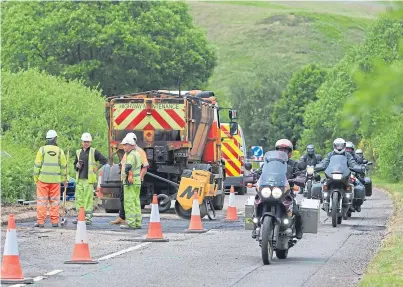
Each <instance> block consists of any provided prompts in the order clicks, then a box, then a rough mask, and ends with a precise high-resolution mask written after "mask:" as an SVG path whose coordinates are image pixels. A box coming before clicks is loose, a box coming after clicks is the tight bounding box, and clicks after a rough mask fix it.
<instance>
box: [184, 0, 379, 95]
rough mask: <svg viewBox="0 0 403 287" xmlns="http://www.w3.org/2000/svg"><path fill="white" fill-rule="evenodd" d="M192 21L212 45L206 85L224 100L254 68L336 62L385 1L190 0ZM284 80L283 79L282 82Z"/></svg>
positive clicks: (283, 73) (278, 70) (284, 73)
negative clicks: (213, 52) (210, 73)
mask: <svg viewBox="0 0 403 287" xmlns="http://www.w3.org/2000/svg"><path fill="white" fill-rule="evenodd" d="M189 5H190V7H191V14H192V15H193V17H194V20H195V22H196V23H197V24H198V25H200V26H202V27H203V28H204V29H205V30H206V32H207V35H208V38H209V40H210V41H211V42H212V43H213V44H214V45H216V47H217V52H218V57H219V60H218V65H217V67H216V68H215V71H214V75H213V77H212V78H211V80H210V85H209V88H210V89H212V90H214V91H215V92H216V93H217V94H218V96H219V97H220V98H221V99H223V97H225V98H226V99H228V98H229V87H230V85H231V84H232V83H234V82H236V81H237V79H242V78H243V77H245V75H246V74H248V73H252V74H253V73H254V71H255V70H257V69H268V70H271V71H273V72H272V74H273V75H274V77H279V78H280V77H281V78H287V79H288V77H290V76H291V74H292V73H293V72H294V71H296V70H298V69H299V68H300V67H302V66H303V65H305V64H308V63H312V62H316V63H319V64H322V65H323V66H325V67H329V66H331V65H333V64H335V63H337V62H338V61H339V60H340V59H341V58H342V57H343V55H344V54H345V52H346V50H347V49H349V48H350V47H352V46H353V45H354V44H358V43H360V42H362V41H363V39H364V38H365V33H366V30H367V28H368V26H369V25H370V24H371V23H372V21H373V20H374V19H375V17H376V15H377V14H378V13H379V12H381V11H383V10H384V9H385V7H386V6H385V4H382V3H376V2H367V3H365V2H355V3H351V2H349V3H348V2H347V3H342V2H275V3H274V2H246V1H245V2H237V1H226V2H193V1H189ZM281 82H286V81H281Z"/></svg>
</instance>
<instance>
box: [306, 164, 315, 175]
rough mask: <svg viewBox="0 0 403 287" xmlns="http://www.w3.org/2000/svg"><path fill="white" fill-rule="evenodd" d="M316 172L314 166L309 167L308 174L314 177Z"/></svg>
mask: <svg viewBox="0 0 403 287" xmlns="http://www.w3.org/2000/svg"><path fill="white" fill-rule="evenodd" d="M314 171H315V169H314V167H313V166H308V167H307V168H306V172H307V173H308V174H309V175H312V174H313V172H314Z"/></svg>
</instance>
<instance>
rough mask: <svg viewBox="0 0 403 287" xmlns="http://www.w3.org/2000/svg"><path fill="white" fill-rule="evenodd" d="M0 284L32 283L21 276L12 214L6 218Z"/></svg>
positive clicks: (32, 281)
mask: <svg viewBox="0 0 403 287" xmlns="http://www.w3.org/2000/svg"><path fill="white" fill-rule="evenodd" d="M1 283H4V284H13V283H25V284H32V283H34V280H33V279H32V278H24V275H23V274H22V269H21V264H20V255H19V253H18V243H17V230H16V226H15V219H14V214H10V215H9V216H8V228H7V235H6V242H5V244H4V253H3V262H2V264H1Z"/></svg>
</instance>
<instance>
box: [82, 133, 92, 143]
mask: <svg viewBox="0 0 403 287" xmlns="http://www.w3.org/2000/svg"><path fill="white" fill-rule="evenodd" d="M81 140H82V141H83V142H92V137H91V135H90V134H89V133H83V135H82V136H81Z"/></svg>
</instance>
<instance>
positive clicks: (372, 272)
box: [359, 177, 403, 287]
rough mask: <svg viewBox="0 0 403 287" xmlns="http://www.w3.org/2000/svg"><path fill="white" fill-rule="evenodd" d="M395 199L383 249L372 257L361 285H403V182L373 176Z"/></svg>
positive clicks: (365, 286) (370, 286) (390, 286)
mask: <svg viewBox="0 0 403 287" xmlns="http://www.w3.org/2000/svg"><path fill="white" fill-rule="evenodd" d="M373 180H374V183H375V185H376V186H377V187H379V188H382V189H384V190H386V191H388V192H389V193H390V194H391V196H392V198H393V201H394V208H395V210H394V215H393V218H392V220H391V224H390V226H389V229H388V235H387V237H386V238H385V240H384V241H383V242H382V246H381V249H380V250H379V251H378V253H377V254H376V256H375V257H374V258H373V259H372V261H371V263H370V264H369V266H368V269H367V271H366V273H365V276H364V277H363V279H362V280H361V281H360V284H359V287H377V286H388V287H394V286H403V182H399V183H387V182H385V181H383V180H381V179H379V178H376V177H375V178H373Z"/></svg>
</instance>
